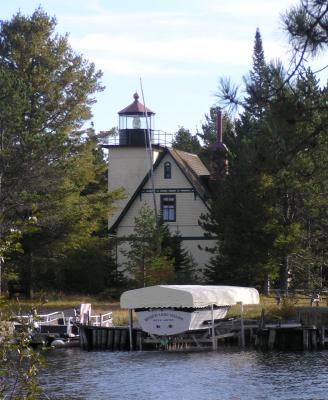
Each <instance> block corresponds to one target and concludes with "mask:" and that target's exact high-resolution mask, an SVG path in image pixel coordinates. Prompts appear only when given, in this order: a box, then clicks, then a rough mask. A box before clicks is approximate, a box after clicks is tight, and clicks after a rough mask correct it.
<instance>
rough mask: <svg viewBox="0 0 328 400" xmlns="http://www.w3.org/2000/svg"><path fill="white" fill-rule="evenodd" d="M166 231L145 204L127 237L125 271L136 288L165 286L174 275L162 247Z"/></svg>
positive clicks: (170, 263)
mask: <svg viewBox="0 0 328 400" xmlns="http://www.w3.org/2000/svg"><path fill="white" fill-rule="evenodd" d="M164 237H165V230H164V229H163V227H161V226H160V227H158V226H157V223H156V219H155V215H154V212H153V210H151V209H150V208H149V206H147V205H146V204H144V205H143V206H142V208H141V209H140V212H139V215H138V216H137V217H135V227H134V232H133V234H132V235H131V236H130V237H129V249H128V250H127V251H125V252H124V254H125V255H126V257H127V262H126V271H127V272H128V273H129V274H130V275H131V276H132V279H133V280H134V282H135V284H136V285H137V286H139V287H140V286H150V285H156V284H163V283H168V282H170V280H171V279H172V277H173V275H174V267H173V263H172V260H171V258H170V254H169V252H168V251H167V249H165V248H163V240H164Z"/></svg>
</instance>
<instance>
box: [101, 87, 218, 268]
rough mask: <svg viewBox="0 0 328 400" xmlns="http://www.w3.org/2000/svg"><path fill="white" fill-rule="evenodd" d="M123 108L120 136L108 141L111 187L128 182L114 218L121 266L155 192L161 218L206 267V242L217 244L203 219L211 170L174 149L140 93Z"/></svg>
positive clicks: (111, 226)
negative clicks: (138, 219)
mask: <svg viewBox="0 0 328 400" xmlns="http://www.w3.org/2000/svg"><path fill="white" fill-rule="evenodd" d="M118 114H119V136H118V137H116V138H111V139H112V141H111V143H110V144H108V145H106V146H105V147H107V148H108V149H109V169H108V182H109V190H110V191H111V190H114V189H118V188H124V190H125V195H126V197H125V199H124V200H121V201H120V202H119V203H118V204H117V212H116V213H115V214H114V215H113V217H112V218H111V220H110V221H109V230H110V234H111V235H112V236H114V237H116V238H117V239H118V240H117V241H116V243H117V251H116V259H117V267H118V269H119V270H120V269H121V268H122V267H123V266H124V261H125V256H124V255H123V254H122V249H123V250H126V248H127V246H129V241H128V240H124V239H125V238H127V237H128V236H129V235H131V234H132V233H133V231H134V222H135V217H136V216H138V213H139V211H140V209H141V207H142V206H143V205H144V204H145V203H147V204H148V205H149V206H150V207H151V208H152V209H154V201H153V197H154V192H155V197H156V204H157V207H158V212H160V214H161V218H162V219H163V221H164V222H165V223H166V224H167V225H168V226H169V228H170V231H171V232H172V233H175V232H177V231H178V232H179V233H180V235H181V238H182V245H183V248H184V249H185V250H188V251H189V252H190V254H191V255H192V257H193V260H194V262H195V263H196V264H197V265H198V267H199V269H200V270H202V269H203V268H204V266H205V264H206V263H208V261H209V258H210V253H209V252H207V251H206V250H205V248H206V247H212V246H213V245H214V240H210V239H208V238H207V237H205V232H204V230H203V229H202V227H201V226H200V225H199V217H200V215H201V214H205V213H207V212H208V208H207V204H208V200H209V193H208V189H207V182H208V180H209V178H210V172H209V171H208V169H207V168H206V167H205V165H204V164H203V163H202V161H201V160H200V159H199V157H198V156H197V155H195V154H191V153H186V152H184V151H180V150H176V149H173V148H171V147H170V146H169V145H168V144H167V143H166V141H165V137H163V135H160V134H158V131H155V130H154V114H155V113H154V112H153V111H151V110H150V109H148V108H146V107H145V106H144V105H143V104H142V103H141V102H139V96H138V94H137V93H135V94H134V102H133V103H132V104H130V105H129V106H128V107H126V108H124V109H123V110H122V111H120V112H119V113H118ZM147 128H148V132H150V136H151V139H150V140H151V146H149V139H148V136H147ZM164 136H165V135H164ZM150 147H151V149H150ZM150 150H152V151H150ZM150 162H151V163H152V164H153V178H152V179H151V178H150V165H151V164H150Z"/></svg>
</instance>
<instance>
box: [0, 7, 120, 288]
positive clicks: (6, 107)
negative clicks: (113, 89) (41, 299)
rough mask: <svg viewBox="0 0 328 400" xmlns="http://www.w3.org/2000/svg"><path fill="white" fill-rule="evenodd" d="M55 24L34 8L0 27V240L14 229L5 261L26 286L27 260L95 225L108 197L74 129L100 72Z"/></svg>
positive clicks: (86, 144) (60, 252)
mask: <svg viewBox="0 0 328 400" xmlns="http://www.w3.org/2000/svg"><path fill="white" fill-rule="evenodd" d="M55 26H56V20H55V19H54V18H50V17H49V16H48V15H47V14H46V13H44V12H43V11H42V9H41V8H39V9H37V10H36V11H35V12H34V13H33V14H32V16H30V17H26V16H23V15H22V14H20V13H18V14H17V15H15V16H14V17H13V18H12V20H11V21H4V22H2V24H1V30H0V73H1V74H0V78H1V80H2V83H3V87H4V88H5V90H4V92H3V96H2V97H1V98H0V102H1V107H0V108H1V111H0V134H1V153H0V168H1V171H0V177H1V182H0V186H1V190H0V197H1V198H0V204H1V216H0V218H1V223H2V237H4V236H5V235H6V233H7V232H10V231H11V230H12V229H18V230H19V231H20V232H21V238H20V243H21V248H22V250H23V251H24V253H23V254H12V255H11V264H12V265H15V267H16V269H17V271H18V273H19V274H20V276H21V277H22V279H23V281H24V284H25V286H26V287H27V291H29V288H30V286H31V283H32V282H31V279H32V269H33V265H36V264H38V263H39V264H40V262H41V261H40V260H44V263H43V265H44V268H46V269H47V268H48V264H51V265H54V264H52V262H51V260H54V259H56V260H59V259H61V258H63V257H64V255H65V254H66V251H67V250H68V249H72V248H75V249H76V251H78V249H79V248H80V246H82V245H83V244H85V241H86V240H88V238H92V237H93V235H94V234H95V233H96V232H98V231H99V230H103V227H104V221H105V219H106V217H107V214H108V213H109V212H110V211H111V204H112V202H113V199H114V198H115V196H116V195H115V194H107V187H106V181H105V180H104V179H105V178H104V177H105V174H104V168H105V167H106V165H105V162H104V160H101V157H102V156H101V155H100V154H99V152H98V150H97V146H98V143H96V141H95V139H94V138H92V137H91V136H90V135H89V137H87V139H86V138H85V133H86V132H85V131H83V130H81V127H82V125H83V123H84V122H85V121H86V120H88V119H89V118H90V117H91V105H92V104H93V103H94V101H95V100H94V97H93V96H94V94H95V93H96V92H97V91H100V90H102V87H101V85H100V83H99V79H100V77H101V72H100V71H96V70H95V66H94V65H93V64H92V63H89V62H87V61H86V60H84V59H83V58H82V57H81V56H80V55H77V54H75V53H74V52H73V50H72V49H71V47H70V46H69V44H68V38H67V36H65V37H62V36H59V35H56V34H55ZM31 221H32V222H33V224H32V223H31ZM8 266H9V264H8Z"/></svg>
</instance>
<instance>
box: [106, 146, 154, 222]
mask: <svg viewBox="0 0 328 400" xmlns="http://www.w3.org/2000/svg"><path fill="white" fill-rule="evenodd" d="M158 154H159V152H158V151H155V152H154V160H156V158H157V157H158ZM148 170H149V162H148V159H147V153H146V151H145V148H144V147H120V146H115V147H112V148H111V149H110V150H109V165H108V190H109V191H112V190H115V189H119V188H123V189H124V192H125V198H124V199H122V200H120V201H118V202H117V203H116V204H115V206H116V207H117V211H116V212H115V214H114V215H113V216H112V218H111V219H110V221H109V227H111V226H112V224H113V223H114V222H115V221H116V219H117V217H118V215H119V214H120V213H121V211H122V209H123V208H124V207H125V205H126V203H127V202H128V201H129V199H130V198H131V196H132V195H133V193H134V192H135V190H136V189H137V187H138V186H139V185H140V183H141V181H142V180H143V178H144V177H145V176H146V173H147V171H148Z"/></svg>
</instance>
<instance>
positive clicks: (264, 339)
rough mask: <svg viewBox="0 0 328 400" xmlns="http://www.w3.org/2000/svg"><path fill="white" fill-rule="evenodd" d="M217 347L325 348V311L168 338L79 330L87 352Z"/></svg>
mask: <svg viewBox="0 0 328 400" xmlns="http://www.w3.org/2000/svg"><path fill="white" fill-rule="evenodd" d="M221 344H226V345H227V344H228V345H237V346H240V347H244V346H253V347H255V348H258V349H261V350H316V349H322V348H326V347H328V345H327V344H328V307H306V308H300V309H299V314H298V317H297V320H294V321H280V322H278V323H273V322H272V321H271V322H270V321H267V322H265V321H264V320H263V319H262V320H244V321H241V319H228V320H224V321H221V322H218V323H217V324H215V327H214V337H213V329H212V327H210V326H209V328H208V329H205V330H200V331H193V332H186V333H184V334H180V335H176V336H172V337H159V336H154V335H148V334H146V333H145V332H142V331H141V330H140V329H138V328H133V329H132V331H131V337H130V331H129V327H128V326H117V327H103V326H88V325H85V326H81V328H80V347H81V348H82V349H84V350H87V351H94V350H97V351H99V350H107V351H130V350H166V351H192V350H206V349H208V350H210V349H212V348H213V349H216V348H217V347H218V346H219V345H221Z"/></svg>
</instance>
